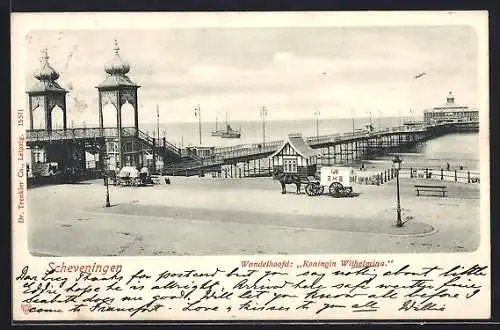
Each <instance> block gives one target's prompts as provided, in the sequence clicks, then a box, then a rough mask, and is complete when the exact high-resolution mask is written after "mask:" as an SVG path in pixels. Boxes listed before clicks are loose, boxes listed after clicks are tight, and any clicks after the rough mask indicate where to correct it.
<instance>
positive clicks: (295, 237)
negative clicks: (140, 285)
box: [18, 26, 487, 256]
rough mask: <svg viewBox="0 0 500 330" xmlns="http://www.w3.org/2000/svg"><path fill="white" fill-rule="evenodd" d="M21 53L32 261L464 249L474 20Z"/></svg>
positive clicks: (63, 44) (474, 182)
mask: <svg viewBox="0 0 500 330" xmlns="http://www.w3.org/2000/svg"><path fill="white" fill-rule="evenodd" d="M25 47H26V49H27V54H28V58H27V63H25V66H23V67H24V68H25V69H26V70H25V72H24V73H25V76H26V86H27V89H26V91H18V92H19V94H20V95H22V93H23V92H25V94H26V103H27V115H26V120H27V125H26V127H27V130H26V155H27V157H26V173H27V178H28V181H27V184H28V191H27V196H26V197H27V199H29V201H30V203H29V207H28V214H29V217H30V225H29V238H28V240H29V249H30V251H31V253H33V254H34V255H47V256H135V255H154V256H161V255H180V256H183V255H238V254H251V255H255V254H284V255H288V254H302V253H310V254H315V253H379V252H403V253H410V252H417V253H420V252H470V251H474V250H475V249H476V248H477V247H478V244H479V241H480V235H479V226H480V222H479V220H480V215H479V201H480V194H479V187H480V185H479V183H480V172H479V161H480V159H479V149H480V140H479V112H480V111H487V109H479V108H478V107H477V105H478V81H477V80H478V78H477V76H478V47H477V35H476V32H475V31H474V29H473V28H471V27H468V26H439V27H433V26H426V27H422V26H413V27H412V26H397V27H373V28H370V27H325V28H321V27H320V28H206V29H196V28H195V29H160V30H115V31H108V30H104V31H95V30H93V31H85V30H66V31H65V30H60V31H32V32H30V33H29V35H27V37H26V40H25ZM20 99H21V97H20ZM35 216H36V219H34V218H33V219H31V217H35ZM31 220H32V221H31ZM277 238H279V239H277Z"/></svg>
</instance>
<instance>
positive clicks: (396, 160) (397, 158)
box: [392, 155, 403, 170]
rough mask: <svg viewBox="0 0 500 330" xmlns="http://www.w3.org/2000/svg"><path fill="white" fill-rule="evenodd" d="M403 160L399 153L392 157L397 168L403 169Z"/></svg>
mask: <svg viewBox="0 0 500 330" xmlns="http://www.w3.org/2000/svg"><path fill="white" fill-rule="evenodd" d="M402 162H403V161H402V160H401V158H399V156H398V155H396V156H394V158H393V159H392V164H393V165H394V168H395V169H397V170H400V169H401V163H402Z"/></svg>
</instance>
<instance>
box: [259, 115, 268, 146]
mask: <svg viewBox="0 0 500 330" xmlns="http://www.w3.org/2000/svg"><path fill="white" fill-rule="evenodd" d="M266 117H267V109H266V107H262V109H260V118H262V147H263V148H264V144H266Z"/></svg>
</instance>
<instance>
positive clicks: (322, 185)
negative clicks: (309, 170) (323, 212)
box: [306, 166, 356, 197]
mask: <svg viewBox="0 0 500 330" xmlns="http://www.w3.org/2000/svg"><path fill="white" fill-rule="evenodd" d="M354 182H356V178H355V171H354V169H352V168H350V167H333V166H323V167H321V169H320V177H319V180H311V181H309V182H308V183H307V185H306V194H307V195H308V196H319V195H322V194H323V193H324V192H325V189H328V193H329V194H330V195H332V196H336V197H346V196H350V195H351V194H352V183H354Z"/></svg>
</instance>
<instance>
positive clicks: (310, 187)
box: [306, 183, 317, 196]
mask: <svg viewBox="0 0 500 330" xmlns="http://www.w3.org/2000/svg"><path fill="white" fill-rule="evenodd" d="M306 194H307V196H316V194H317V189H316V185H315V184H314V183H308V184H307V186H306Z"/></svg>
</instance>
